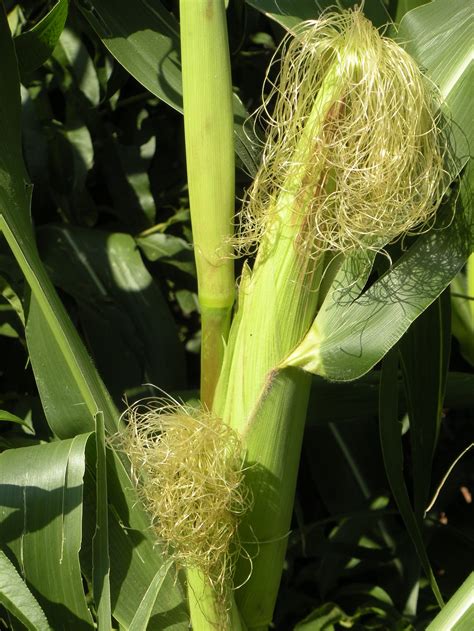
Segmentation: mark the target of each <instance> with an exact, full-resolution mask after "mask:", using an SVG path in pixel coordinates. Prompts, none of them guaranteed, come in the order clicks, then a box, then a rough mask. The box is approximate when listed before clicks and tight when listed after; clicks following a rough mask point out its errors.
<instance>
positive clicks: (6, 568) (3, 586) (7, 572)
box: [0, 550, 51, 631]
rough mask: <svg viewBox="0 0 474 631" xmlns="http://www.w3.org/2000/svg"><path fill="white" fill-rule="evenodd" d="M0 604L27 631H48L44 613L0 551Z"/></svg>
mask: <svg viewBox="0 0 474 631" xmlns="http://www.w3.org/2000/svg"><path fill="white" fill-rule="evenodd" d="M0 604H1V605H3V606H4V607H5V609H7V611H9V612H10V613H11V614H13V615H14V616H15V618H18V620H19V621H20V622H22V623H23V624H24V625H25V627H26V628H27V629H29V631H50V629H51V627H50V626H49V624H48V621H47V619H46V616H45V615H44V611H43V610H42V609H41V607H40V605H39V603H38V601H37V600H36V598H35V597H34V596H33V594H32V593H31V591H30V590H29V589H28V586H27V585H26V583H25V582H24V581H23V579H22V578H21V576H20V575H19V574H18V572H17V571H16V568H15V566H14V565H13V563H12V562H11V561H10V559H9V558H8V557H7V555H6V554H5V553H4V552H2V550H0Z"/></svg>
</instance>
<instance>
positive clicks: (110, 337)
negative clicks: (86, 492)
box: [38, 226, 185, 401]
mask: <svg viewBox="0 0 474 631" xmlns="http://www.w3.org/2000/svg"><path fill="white" fill-rule="evenodd" d="M38 246H39V249H40V252H41V255H42V258H43V261H44V262H45V265H46V266H47V267H48V269H50V270H51V278H52V280H53V282H54V283H55V285H57V286H58V287H60V288H61V289H62V290H63V291H65V292H67V293H68V294H70V295H72V296H73V297H74V298H75V300H76V301H77V303H78V306H79V316H80V319H81V325H82V329H83V330H84V332H85V335H86V337H87V339H88V342H89V344H90V347H91V351H92V353H93V356H94V359H95V362H96V365H97V367H98V369H99V371H100V374H101V375H102V376H103V379H104V381H105V382H106V384H107V386H108V388H109V390H110V391H111V393H112V394H113V396H114V398H115V400H116V401H121V400H122V399H123V396H124V392H125V391H126V390H127V389H129V388H134V387H139V386H140V385H141V384H143V383H153V384H156V385H157V386H159V387H160V388H162V389H164V390H166V391H169V390H175V389H177V388H182V387H183V386H184V383H185V357H184V350H183V347H182V344H181V342H180V340H179V339H178V331H177V328H176V325H175V322H174V320H173V317H172V315H171V312H170V310H169V307H168V305H167V303H166V300H165V298H164V296H163V294H162V292H161V291H160V288H159V286H158V285H157V284H156V283H155V282H154V280H153V278H152V276H151V275H150V273H149V271H148V270H147V269H146V267H145V265H144V264H143V261H142V258H141V256H140V254H139V252H138V250H137V247H136V243H135V241H134V239H133V238H132V237H130V236H129V235H127V234H122V233H108V232H103V231H100V230H90V229H89V230H88V229H81V228H71V227H67V226H63V227H62V226H47V227H45V228H43V229H41V230H39V232H38ZM165 359H166V361H165ZM117 366H120V370H117Z"/></svg>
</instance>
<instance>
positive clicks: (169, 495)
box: [117, 399, 251, 603]
mask: <svg viewBox="0 0 474 631" xmlns="http://www.w3.org/2000/svg"><path fill="white" fill-rule="evenodd" d="M124 416H125V418H126V420H127V426H126V428H125V430H124V431H123V433H122V434H120V436H119V437H118V439H117V442H118V443H119V447H120V448H121V449H122V450H123V451H124V452H125V453H126V454H127V455H128V457H129V458H130V461H131V463H132V471H133V475H134V477H135V480H136V482H137V487H138V491H139V494H140V496H141V498H142V500H143V503H144V505H145V507H146V509H147V510H148V512H149V514H150V515H151V518H152V524H153V527H154V529H155V532H156V534H157V536H158V537H159V539H160V540H161V541H162V542H163V543H164V544H165V545H166V546H167V547H168V553H169V555H170V556H171V557H172V558H173V559H174V560H175V561H176V563H177V564H178V565H181V566H183V567H185V568H193V569H198V570H200V571H201V572H202V573H203V575H204V576H206V577H207V578H208V580H209V582H210V584H211V585H212V587H213V588H214V590H215V592H216V595H217V597H218V599H220V600H221V602H222V603H225V602H226V601H227V597H228V592H229V589H230V588H231V585H232V576H233V568H234V565H235V562H236V560H237V558H238V556H239V554H240V553H241V547H240V544H239V540H238V536H237V527H238V524H239V521H240V518H241V516H242V515H243V514H244V513H245V512H246V510H247V508H248V507H249V505H250V504H251V500H250V496H249V493H248V491H247V490H246V487H245V486H244V484H243V479H244V471H243V468H242V467H243V457H242V447H241V444H240V439H239V437H238V435H237V434H236V433H235V432H234V431H233V430H232V429H231V428H230V427H229V426H228V425H225V424H224V423H223V422H222V421H221V420H220V419H218V418H216V417H215V416H213V415H212V414H210V413H209V412H206V411H204V410H202V408H194V407H191V406H189V405H182V404H178V403H177V402H175V401H172V402H170V400H168V399H145V400H142V401H139V402H138V403H136V404H135V405H133V406H132V407H131V408H129V410H127V412H126V413H125V415H124Z"/></svg>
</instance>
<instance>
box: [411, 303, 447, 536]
mask: <svg viewBox="0 0 474 631" xmlns="http://www.w3.org/2000/svg"><path fill="white" fill-rule="evenodd" d="M450 345H451V319H450V303H449V292H444V293H443V294H442V295H441V296H440V298H438V300H436V301H435V302H434V303H433V304H432V305H431V306H430V307H428V309H426V311H425V312H424V313H422V315H421V316H420V317H419V318H418V319H417V320H415V322H414V323H413V324H412V325H411V326H410V328H409V329H408V331H407V332H406V334H405V335H404V336H403V338H402V340H401V342H400V346H399V349H400V363H401V367H402V372H403V378H404V379H403V381H404V387H405V394H406V401H407V404H408V416H409V419H410V440H411V455H412V458H411V460H412V467H413V487H414V488H413V498H414V510H415V514H416V517H417V519H418V522H419V524H420V525H421V523H422V522H423V517H424V514H425V509H426V506H427V504H428V499H429V493H430V486H431V465H432V460H433V455H434V450H435V447H436V443H437V440H438V435H439V428H440V424H441V415H442V411H443V401H444V393H445V389H446V378H447V372H448V362H449V351H450Z"/></svg>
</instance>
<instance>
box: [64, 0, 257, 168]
mask: <svg viewBox="0 0 474 631" xmlns="http://www.w3.org/2000/svg"><path fill="white" fill-rule="evenodd" d="M76 3H77V4H78V6H79V8H80V9H81V11H82V13H83V14H84V16H85V17H86V18H87V20H88V21H89V23H90V24H91V26H92V28H93V29H94V30H95V32H96V33H97V35H98V36H99V37H100V38H101V39H102V41H103V42H104V44H105V46H106V47H107V48H108V50H109V51H110V53H111V54H112V55H113V56H114V57H115V58H116V59H117V61H118V62H119V63H120V64H122V66H123V67H124V68H125V69H126V70H127V71H128V72H129V73H130V74H131V75H132V76H133V77H134V78H135V79H136V80H137V81H139V82H140V83H141V84H142V85H143V86H145V88H146V89H147V90H149V91H150V92H151V93H152V94H154V95H155V96H157V97H158V98H160V99H162V100H163V101H164V102H165V103H167V104H168V105H170V106H171V107H173V108H174V109H176V110H178V111H180V112H182V109H183V93H182V86H181V63H180V59H179V52H178V51H179V27H178V24H177V22H176V20H175V19H174V17H173V16H172V15H171V14H170V13H169V12H168V11H167V10H166V9H165V8H164V7H163V5H162V4H161V2H154V3H151V2H147V1H146V0H135V1H134V2H133V3H131V2H129V1H128V0H76ZM233 105H234V124H235V126H234V132H235V136H236V138H235V140H236V142H235V148H236V152H237V154H238V156H239V157H240V159H241V160H242V162H243V164H244V165H245V167H246V169H247V170H248V171H249V173H251V174H254V173H255V171H256V169H257V162H258V154H257V149H256V147H255V146H254V143H253V142H252V140H249V138H250V136H251V132H250V130H246V132H244V130H243V124H244V122H245V120H246V119H247V117H248V114H247V112H246V110H245V107H244V106H243V104H242V102H241V101H240V99H239V98H238V97H237V95H235V94H234V100H233Z"/></svg>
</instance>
